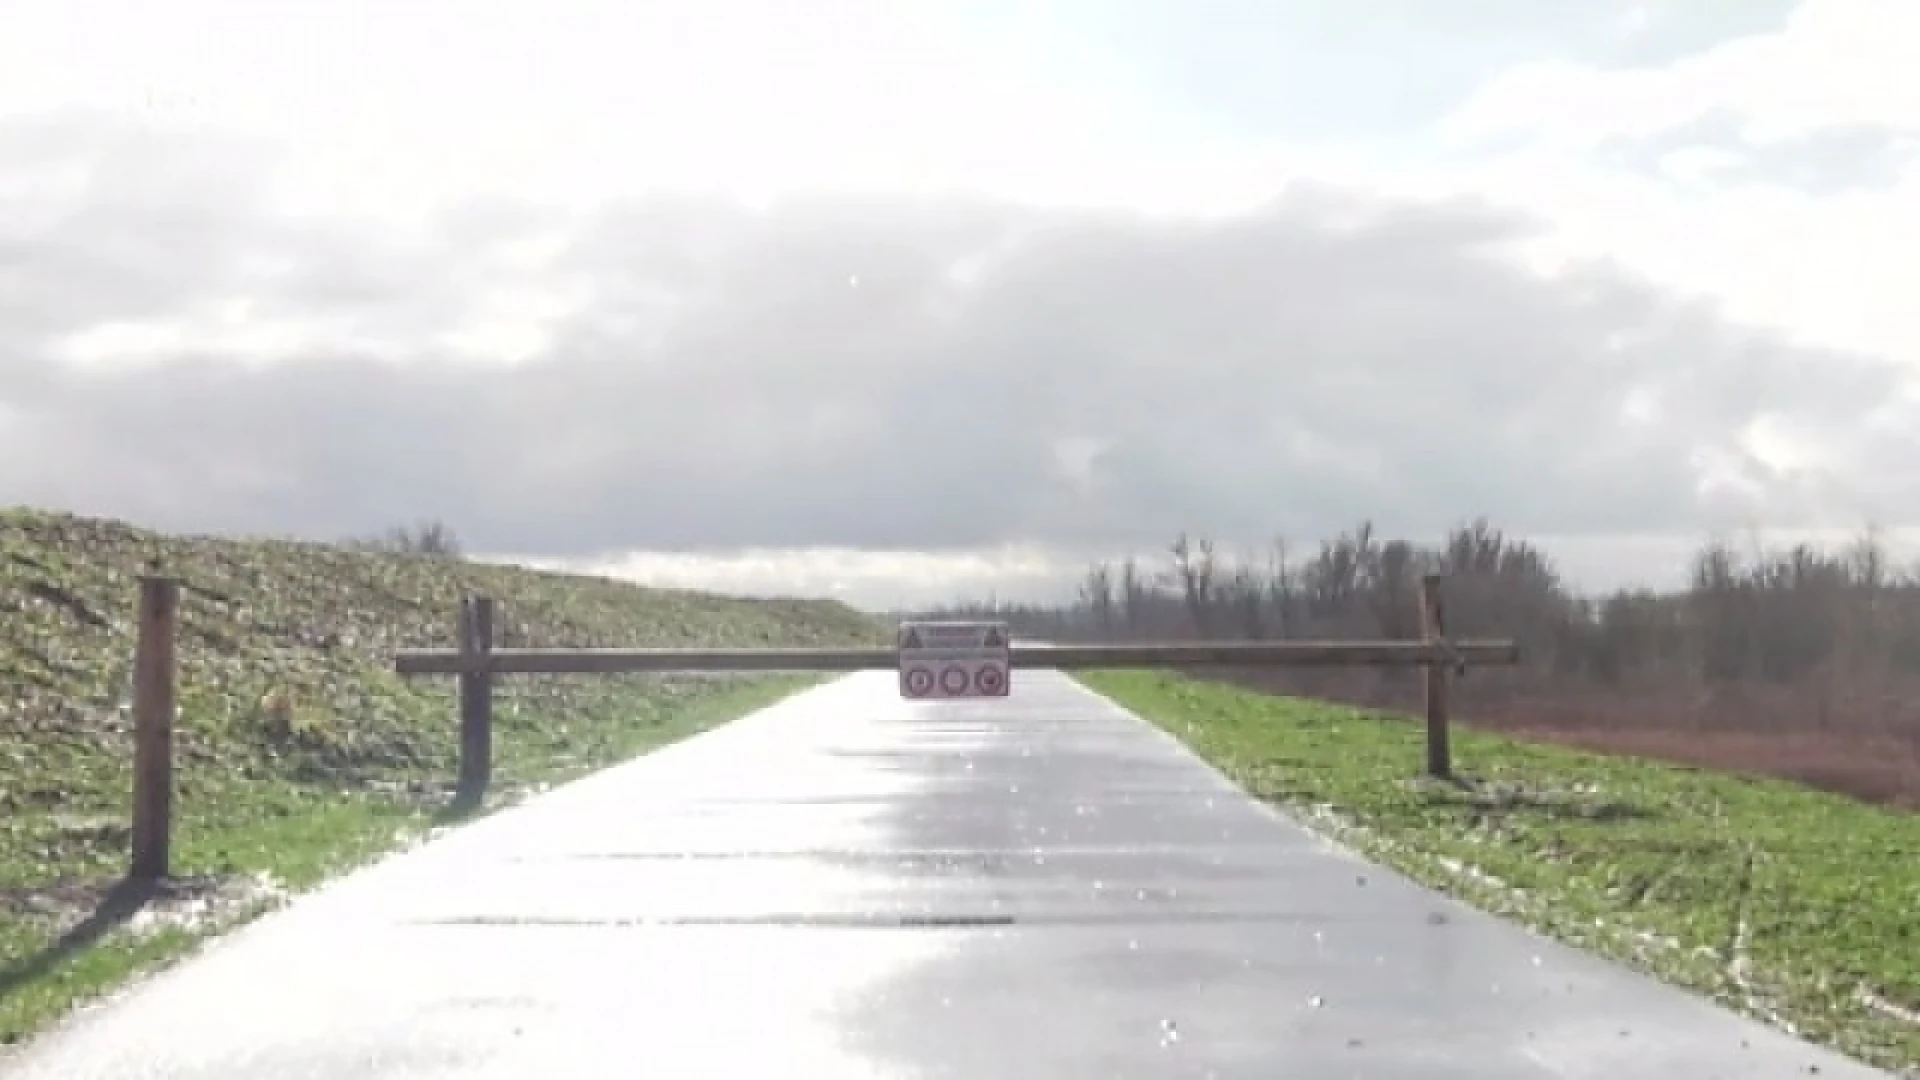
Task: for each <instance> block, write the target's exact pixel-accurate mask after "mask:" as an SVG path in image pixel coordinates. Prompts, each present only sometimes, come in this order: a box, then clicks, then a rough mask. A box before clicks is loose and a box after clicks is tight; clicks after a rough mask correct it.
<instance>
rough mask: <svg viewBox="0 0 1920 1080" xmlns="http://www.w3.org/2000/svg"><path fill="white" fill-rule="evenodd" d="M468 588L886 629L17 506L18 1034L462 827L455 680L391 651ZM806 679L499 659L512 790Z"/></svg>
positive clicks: (565, 615) (794, 628)
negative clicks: (167, 858) (152, 640)
mask: <svg viewBox="0 0 1920 1080" xmlns="http://www.w3.org/2000/svg"><path fill="white" fill-rule="evenodd" d="M148 567H156V568H158V569H160V570H163V571H165V572H167V573H169V574H172V575H174V576H176V577H179V578H181V579H182V581H183V585H184V590H183V609H182V625H181V643H180V716H179V719H178V727H177V731H176V745H175V757H176V785H177V791H176V796H175V806H176V812H177V819H176V823H175V849H174V860H173V861H174V870H175V876H174V877H173V878H172V879H171V880H169V881H167V882H164V883H162V884H161V885H159V886H158V887H156V888H150V889H135V888H132V887H129V886H128V885H126V884H125V883H124V882H122V881H121V880H120V874H121V873H122V871H123V870H124V867H125V864H126V857H127V843H128V836H127V799H128V791H129V788H130V783H131V779H130V773H131V742H130V733H129V731H128V723H127V720H128V718H127V715H126V711H125V706H126V694H125V691H126V682H127V677H128V666H129V661H130V659H131V657H132V648H133V642H132V631H133V627H132V614H133V603H134V600H135V587H134V579H135V577H136V575H137V574H139V573H140V572H142V571H143V570H145V569H147V568H148ZM467 592H481V593H486V594H488V595H491V596H494V597H495V598H496V600H497V602H498V613H497V616H496V622H497V627H496V630H497V633H498V635H499V638H500V640H501V643H502V644H503V645H511V646H536V647H537V646H561V645H589V644H592V645H681V646H687V645H724V646H753V645H763V644H793V645H835V644H879V643H882V642H884V640H885V633H884V630H883V629H882V628H880V627H879V626H878V625H877V624H876V623H874V622H873V621H872V620H870V619H867V618H866V617H864V616H861V615H859V614H858V613H855V612H853V611H851V610H850V609H847V608H845V607H843V606H841V605H838V604H831V603H820V602H811V601H795V600H785V601H749V600H739V599H732V598H724V597H717V596H707V595H702V594H693V593H684V592H666V591H658V590H650V589H644V588H639V587H637V586H633V585H630V584H625V583H620V582H614V581H608V580H603V579H595V578H585V577H577V576H569V575H564V574H555V573H546V572H538V571H533V570H527V569H521V568H515V567H505V566H497V565H488V564H480V563H473V562H467V561H463V560H459V559H453V558H445V557H431V556H418V555H383V554H369V553H360V552H353V551H346V550H342V549H338V548H334V547H329V546H324V545H315V544H298V543H288V542H281V541H235V540H214V539H205V538H183V537H167V536H161V535H158V534H154V533H149V532H144V531H142V530H138V529H134V528H132V527H129V526H126V525H123V524H119V523H115V522H105V521H96V520H91V519H84V518H76V517H71V516H67V515H58V514H45V513H39V512H34V511H20V510H13V511H0V1044H5V1043H14V1042H18V1041H20V1040H22V1039H24V1038H26V1037H27V1036H29V1035H31V1034H33V1033H35V1032H37V1031H40V1030H42V1029H44V1028H45V1027H46V1026H47V1025H48V1024H50V1023H51V1022H53V1021H55V1020H56V1019H58V1018H59V1017H60V1016H61V1015H63V1014H64V1013H66V1012H68V1011H69V1010H70V1009H71V1008H72V1007H74V1006H75V1005H76V1004H78V1003H81V1002H84V1001H86V1000H88V999H90V998H93V997H94V996H96V995H98V994H99V993H101V992H103V991H107V990H111V989H113V988H115V987H117V986H119V985H121V984H123V983H125V982H126V981H127V980H128V979H130V978H132V977H133V976H135V975H137V974H139V973H142V972H145V971H149V970H152V969H153V968H155V967H156V966H158V965H161V964H164V963H165V962H167V961H169V960H172V959H174V958H177V957H179V956H180V955H182V954H183V953H185V952H186V951H187V950H188V949H190V948H191V947H192V946H193V945H194V944H196V943H197V942H199V941H201V940H203V939H204V938H206V937H207V936H208V935H210V934H213V933H216V932H219V931H221V930H224V929H228V928H231V927H233V926H235V925H237V924H238V923H240V922H242V921H245V920H247V919H249V918H251V917H253V916H255V915H257V914H259V913H260V912H262V911H264V910H266V909H268V908H270V907H272V906H273V905H275V904H276V903H278V902H280V901H281V900H282V899H284V898H285V897H286V896H288V895H290V894H293V893H296V892H298V891H300V890H302V889H305V888H308V887H310V886H312V885H314V884H316V883H318V882H320V881H322V880H323V879H325V878H327V877H329V876H332V875H334V874H336V873H339V872H341V871H343V870H346V869H349V868H351V867H353V866H355V865H358V864H361V863H364V862H366V861H367V860H369V859H371V858H373V857H375V856H377V855H379V854H382V853H384V852H386V851H389V850H392V849H394V848H396V847H399V846H404V845H405V844H408V843H410V842H413V841H414V840H417V839H418V838H420V837H422V836H424V835H426V834H427V833H429V832H430V831H431V830H432V829H434V828H436V827H440V826H443V825H446V824H449V822H448V821H447V819H445V817H444V816H443V814H444V808H445V807H446V806H447V804H448V802H449V801H450V797H451V786H452V779H453V777H454V771H455V760H456V755H455V735H456V722H455V719H454V717H455V710H454V696H453V686H452V680H450V679H437V678H431V679H418V680H402V679H400V678H398V677H396V676H394V675H393V674H392V654H393V651H394V650H395V649H397V648H402V647H409V646H425V647H431V646H450V645H451V644H452V643H453V635H452V621H453V616H454V613H455V612H456V610H457V608H458V603H459V597H460V596H461V595H462V594H463V593H467ZM810 681H811V680H807V679H797V678H780V677H776V678H766V677H755V678H743V677H715V676H705V677H700V676H689V677H677V676H676V677H666V678H660V677H629V678H606V677H588V678H552V677H549V678H540V677H514V678H510V679H505V680H502V681H501V683H500V684H499V686H498V688H497V702H496V709H495V724H496V735H495V737H496V748H495V789H494V792H493V794H492V797H491V799H490V802H489V808H490V807H494V806H498V805H501V804H503V803H506V802H511V801H514V800H517V799H518V798H520V797H522V796H523V795H525V794H526V793H528V792H530V791H534V790H538V789H539V788H542V787H545V786H547V785H550V784H553V783H557V782H563V781H565V780H568V779H572V778H574V777H576V776H579V775H580V774H582V773H584V772H588V771H591V770H593V769H596V768H599V767H602V766H605V765H608V764H611V763H613V762H616V761H619V760H622V759H625V758H628V757H632V756H634V755H635V754H639V753H643V752H645V751H647V750H650V749H653V748H654V747H657V746H660V745H663V744H665V743H667V742H671V741H674V740H676V739H678V738H681V737H684V736H686V735H690V734H693V733H695V732H698V731H702V730H705V729H706V728H709V727H712V726H714V725H715V724H718V723H721V722H723V721H725V720H728V719H731V718H733V717H736V716H739V715H741V714H743V713H745V712H749V711H751V710H752V709H754V708H756V707H759V706H762V705H766V704H770V703H771V702H772V701H774V700H776V699H778V698H780V697H783V696H785V695H787V694H789V693H791V692H793V691H794V690H796V689H799V688H801V687H802V686H804V685H807V683H808V682H810ZM484 809H486V808H483V811H484Z"/></svg>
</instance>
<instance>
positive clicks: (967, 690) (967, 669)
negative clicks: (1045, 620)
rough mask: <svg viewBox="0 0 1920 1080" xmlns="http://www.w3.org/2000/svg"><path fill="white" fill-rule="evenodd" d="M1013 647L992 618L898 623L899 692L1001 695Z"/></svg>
mask: <svg viewBox="0 0 1920 1080" xmlns="http://www.w3.org/2000/svg"><path fill="white" fill-rule="evenodd" d="M1012 667H1013V648H1012V645H1011V642H1010V635H1009V634H1008V633H1007V625H1006V624H1005V623H998V622H907V623H901V624H900V696H901V697H905V698H912V699H916V700H919V699H943V698H981V697H1006V696H1007V695H1008V693H1009V692H1010V690H1011V687H1010V685H1009V684H1010V683H1011V681H1012V680H1011V679H1010V678H1009V677H1008V672H1009V671H1010V670H1011V669H1012Z"/></svg>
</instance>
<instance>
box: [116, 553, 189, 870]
mask: <svg viewBox="0 0 1920 1080" xmlns="http://www.w3.org/2000/svg"><path fill="white" fill-rule="evenodd" d="M179 623H180V583H179V582H178V581H175V580H173V579H172V578H166V577H160V576H157V575H149V576H143V577H142V578H141V579H140V608H139V615H138V626H137V633H138V639H137V643H136V645H135V647H134V648H135V651H134V658H133V830H132V848H133V857H132V861H131V865H130V866H129V867H128V877H130V878H132V879H134V880H136V881H154V880H158V879H160V878H164V877H166V876H167V871H168V863H169V850H170V848H171V844H172V838H173V719H174V709H175V700H174V698H175V693H174V682H175V670H174V665H175V642H176V640H177V638H178V635H179Z"/></svg>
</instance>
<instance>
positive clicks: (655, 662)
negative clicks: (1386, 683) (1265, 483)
mask: <svg viewBox="0 0 1920 1080" xmlns="http://www.w3.org/2000/svg"><path fill="white" fill-rule="evenodd" d="M898 662H899V653H898V652H896V651H895V650H893V649H891V648H869V649H495V650H493V652H492V653H490V654H488V656H487V659H486V669H487V670H488V671H491V672H493V673H495V674H500V675H509V674H522V675H617V674H639V673H661V672H695V671H874V670H881V669H892V668H893V667H895V666H896V665H897V664H898ZM1012 662H1013V666H1014V667H1016V668H1059V669H1064V670H1087V669H1100V668H1187V667H1267V666H1272V667H1320V666H1327V667H1352V666H1359V667H1419V666H1423V665H1431V664H1447V665H1456V666H1465V665H1477V664H1517V663H1519V662H1520V647H1519V645H1518V644H1517V643H1515V642H1513V641H1498V640H1495V641H1451V642H1449V641H1441V642H1428V641H1221V642H1205V641H1200V642H1175V643H1169V644H1159V645H1155V644H1132V645H1015V646H1013V648H1012ZM465 666H466V665H465V662H463V660H462V658H461V654H460V652H459V651H458V650H455V649H407V650H403V651H401V652H399V653H398V654H396V656H395V658H394V671H396V672H397V673H399V674H401V675H457V674H460V673H461V671H462V670H463V669H464V667H465Z"/></svg>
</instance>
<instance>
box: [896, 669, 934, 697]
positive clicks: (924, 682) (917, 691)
mask: <svg viewBox="0 0 1920 1080" xmlns="http://www.w3.org/2000/svg"><path fill="white" fill-rule="evenodd" d="M903 682H904V683H905V685H906V688H907V696H909V697H926V696H927V691H929V690H931V689H933V672H931V671H928V670H927V669H926V668H923V667H917V668H908V669H907V674H906V678H905V679H904V680H903Z"/></svg>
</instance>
